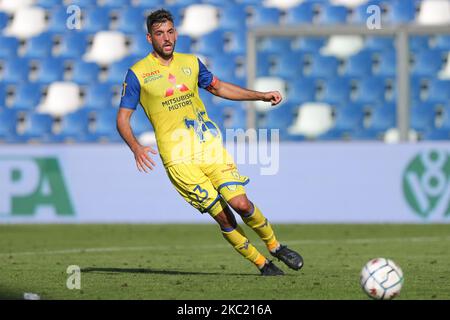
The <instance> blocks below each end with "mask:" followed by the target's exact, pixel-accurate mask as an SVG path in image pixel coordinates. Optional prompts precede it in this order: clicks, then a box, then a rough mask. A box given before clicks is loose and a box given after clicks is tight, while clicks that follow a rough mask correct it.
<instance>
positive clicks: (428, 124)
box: [409, 102, 436, 132]
mask: <svg viewBox="0 0 450 320" xmlns="http://www.w3.org/2000/svg"><path fill="white" fill-rule="evenodd" d="M409 113H410V127H411V128H412V129H414V130H416V131H422V132H423V131H428V130H430V129H432V128H434V126H435V118H436V110H435V108H434V104H433V103H423V102H420V103H417V102H416V103H414V104H412V105H411V108H410V110H409Z"/></svg>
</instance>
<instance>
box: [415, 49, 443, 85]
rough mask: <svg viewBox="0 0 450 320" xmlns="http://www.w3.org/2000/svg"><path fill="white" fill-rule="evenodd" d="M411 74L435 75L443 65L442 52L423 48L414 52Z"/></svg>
mask: <svg viewBox="0 0 450 320" xmlns="http://www.w3.org/2000/svg"><path fill="white" fill-rule="evenodd" d="M414 60H415V61H414V64H413V66H412V74H413V75H415V76H421V77H430V78H432V77H435V76H436V74H437V73H438V71H439V70H440V69H441V67H442V65H443V56H442V52H441V51H438V50H424V51H420V52H418V53H416V54H415V56H414Z"/></svg>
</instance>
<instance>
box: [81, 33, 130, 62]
mask: <svg viewBox="0 0 450 320" xmlns="http://www.w3.org/2000/svg"><path fill="white" fill-rule="evenodd" d="M127 54H128V49H127V46H126V37H125V35H124V34H123V33H121V32H118V31H100V32H97V33H96V34H95V36H94V41H93V44H92V48H91V49H90V50H89V52H87V53H86V54H85V55H84V57H83V59H84V60H86V61H88V62H96V63H97V64H100V65H109V64H111V63H113V62H116V61H119V60H121V59H122V58H124V57H125V56H126V55H127Z"/></svg>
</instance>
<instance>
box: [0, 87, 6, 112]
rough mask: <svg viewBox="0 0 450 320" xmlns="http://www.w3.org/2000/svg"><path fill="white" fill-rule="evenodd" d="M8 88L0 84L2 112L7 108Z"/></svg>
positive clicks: (0, 109)
mask: <svg viewBox="0 0 450 320" xmlns="http://www.w3.org/2000/svg"><path fill="white" fill-rule="evenodd" d="M6 96H7V88H6V86H5V85H4V84H3V83H0V112H1V111H2V110H3V107H4V106H6Z"/></svg>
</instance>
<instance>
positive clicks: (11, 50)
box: [0, 36, 19, 59]
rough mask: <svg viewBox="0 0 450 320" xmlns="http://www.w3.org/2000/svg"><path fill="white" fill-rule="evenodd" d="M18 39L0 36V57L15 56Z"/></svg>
mask: <svg viewBox="0 0 450 320" xmlns="http://www.w3.org/2000/svg"><path fill="white" fill-rule="evenodd" d="M18 49H19V40H18V39H17V38H14V37H4V36H0V59H7V58H10V57H17V50H18Z"/></svg>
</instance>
